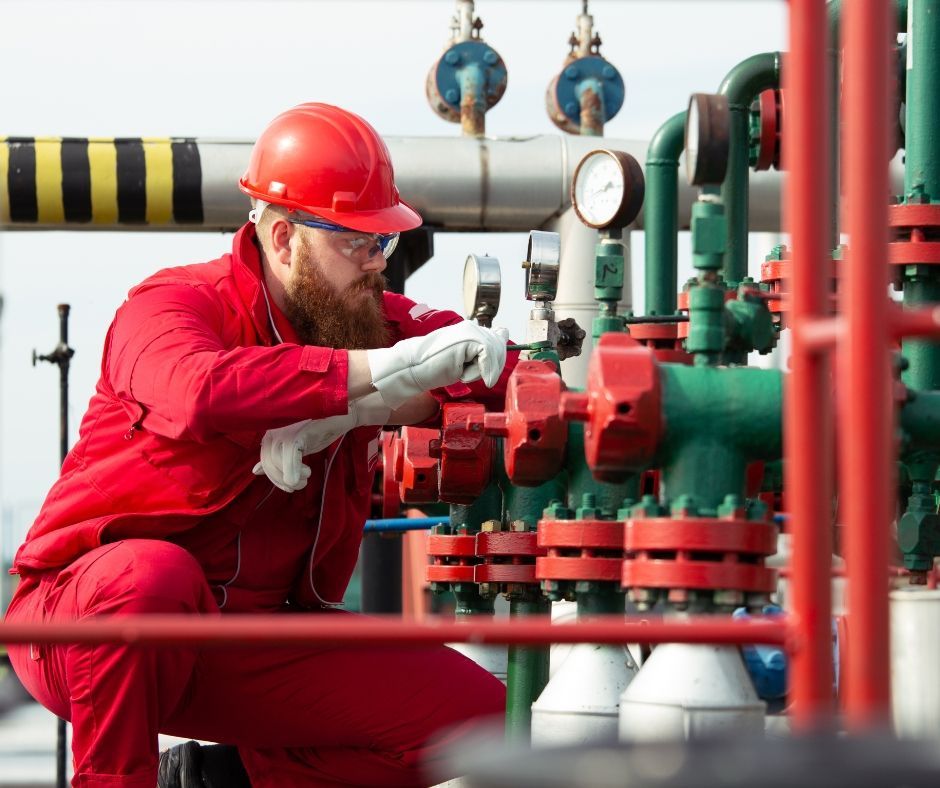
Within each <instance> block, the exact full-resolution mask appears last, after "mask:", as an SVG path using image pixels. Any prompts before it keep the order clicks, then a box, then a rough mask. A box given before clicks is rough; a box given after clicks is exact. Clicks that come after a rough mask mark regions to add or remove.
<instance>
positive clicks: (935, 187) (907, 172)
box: [904, 0, 940, 202]
mask: <svg viewBox="0 0 940 788" xmlns="http://www.w3.org/2000/svg"><path fill="white" fill-rule="evenodd" d="M911 13H912V17H911V31H910V34H909V36H908V42H907V44H908V47H909V52H908V66H909V68H908V73H907V119H906V120H907V122H906V125H905V140H906V144H905V151H904V161H905V166H904V193H905V195H910V194H912V193H914V192H921V193H926V194H927V195H929V197H930V199H931V200H932V201H937V202H940V118H938V117H937V106H936V102H937V96H938V95H940V0H917V2H916V3H914V5H913V7H912V9H911Z"/></svg>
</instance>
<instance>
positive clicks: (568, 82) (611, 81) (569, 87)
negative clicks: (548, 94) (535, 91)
mask: <svg viewBox="0 0 940 788" xmlns="http://www.w3.org/2000/svg"><path fill="white" fill-rule="evenodd" d="M572 75H573V76H572ZM562 76H564V77H565V78H564V79H559V80H558V81H557V83H556V85H555V96H554V98H555V106H557V107H558V108H559V109H561V111H562V112H564V113H565V116H566V117H567V118H568V120H569V121H571V123H572V124H574V125H575V126H580V125H581V102H580V96H581V93H582V91H583V89H584V86H585V84H586V83H589V82H594V83H596V84H598V85H599V86H600V89H601V91H602V93H603V99H604V102H603V109H604V117H603V121H604V123H607V122H608V121H610V120H612V119H613V117H614V116H615V115H616V114H617V113H618V112H620V108H621V107H622V106H623V100H624V97H625V95H626V88H625V87H624V84H623V77H621V76H620V72H619V71H617V69H616V68H615V67H614V66H613V65H611V64H610V63H608V62H607V61H606V60H605V59H604V58H602V57H599V56H598V55H589V56H588V57H582V58H578V59H577V60H575V61H574V62H573V63H572V64H571V65H569V66H568V67H567V68H565V70H564V71H563V72H562Z"/></svg>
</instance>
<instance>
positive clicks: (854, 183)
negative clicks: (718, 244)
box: [837, 0, 895, 730]
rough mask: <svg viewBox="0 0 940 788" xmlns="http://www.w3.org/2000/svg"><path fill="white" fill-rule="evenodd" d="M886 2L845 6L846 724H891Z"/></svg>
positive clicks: (842, 383)
mask: <svg viewBox="0 0 940 788" xmlns="http://www.w3.org/2000/svg"><path fill="white" fill-rule="evenodd" d="M890 6H891V3H890V2H889V0H851V2H846V3H843V4H842V19H843V33H844V34H843V38H842V40H843V41H844V47H845V60H844V64H845V65H844V70H843V74H844V77H843V80H844V88H843V91H844V104H843V112H844V122H843V128H844V129H845V144H844V154H843V166H842V172H843V173H844V176H843V177H844V181H843V182H844V184H845V202H846V208H847V214H846V218H847V223H846V230H847V231H848V234H849V252H848V259H847V265H845V266H844V268H843V269H842V270H843V271H844V279H843V282H842V286H843V288H844V289H843V293H844V301H843V310H844V318H845V327H846V331H845V335H844V336H845V339H844V341H843V344H842V345H841V346H840V348H839V353H840V357H839V364H840V370H839V375H840V379H839V382H838V387H837V390H838V396H839V398H840V399H839V402H840V411H842V412H841V413H840V423H839V442H840V464H841V467H842V468H843V469H844V477H843V480H842V485H841V490H842V495H841V496H840V500H841V502H842V512H843V515H844V519H845V541H846V545H845V552H846V570H847V576H848V614H849V619H848V630H849V639H850V648H849V649H848V655H847V659H846V676H845V692H844V697H845V711H846V722H847V724H848V726H849V727H850V728H851V729H853V730H862V729H865V728H870V727H873V726H879V725H883V724H885V723H887V722H888V719H889V713H890V699H891V698H890V695H891V693H890V667H889V661H888V588H887V583H886V578H887V566H888V547H889V533H890V523H891V516H892V505H891V501H892V491H893V490H894V489H895V484H894V473H895V470H894V466H895V457H894V448H893V445H892V442H891V435H892V434H893V430H894V426H893V419H894V409H893V406H892V402H891V397H890V386H891V366H890V357H889V338H888V323H889V320H888V318H889V314H888V295H887V288H888V264H887V255H888V187H889V182H888V158H889V156H888V120H889V114H890V112H889V106H890V105H889V101H888V99H889V90H890V86H889V82H888V79H889V75H890V74H891V60H890V49H889V44H890V43H891V37H892V36H893V34H894V30H895V26H894V24H893V19H892V14H891V7H890Z"/></svg>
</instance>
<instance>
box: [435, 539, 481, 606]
mask: <svg viewBox="0 0 940 788" xmlns="http://www.w3.org/2000/svg"><path fill="white" fill-rule="evenodd" d="M428 558H429V559H430V560H431V563H430V564H429V565H428V568H427V574H426V577H427V580H428V582H429V583H439V584H447V585H446V587H438V588H435V589H434V590H435V591H446V590H448V589H449V587H450V584H453V583H472V582H474V581H473V568H474V566H475V565H476V564H477V563H479V559H478V558H477V555H476V534H471V533H467V532H466V530H465V529H460V531H459V532H458V533H456V534H445V533H432V534H430V535H429V536H428Z"/></svg>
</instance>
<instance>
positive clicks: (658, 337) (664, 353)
mask: <svg viewBox="0 0 940 788" xmlns="http://www.w3.org/2000/svg"><path fill="white" fill-rule="evenodd" d="M679 325H680V324H679V323H634V324H632V325H630V326H628V327H627V330H628V332H629V334H630V336H631V337H633V338H634V339H635V340H636V341H637V342H639V343H640V344H641V345H646V346H647V347H648V348H650V349H651V350H652V351H653V355H654V356H656V360H657V361H659V362H661V363H665V364H691V363H692V354H691V353H686V352H685V349H684V345H683V342H682V338H681V337H680V336H679Z"/></svg>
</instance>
